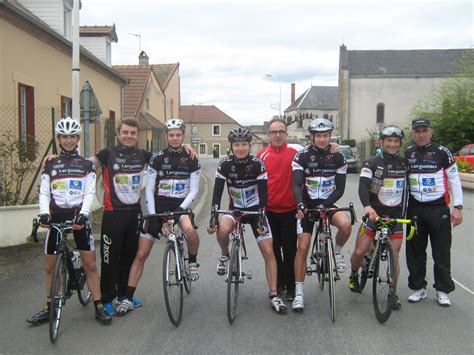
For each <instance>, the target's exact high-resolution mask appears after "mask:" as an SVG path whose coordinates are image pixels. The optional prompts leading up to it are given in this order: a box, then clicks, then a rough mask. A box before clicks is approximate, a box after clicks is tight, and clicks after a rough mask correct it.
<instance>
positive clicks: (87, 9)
mask: <svg viewBox="0 0 474 355" xmlns="http://www.w3.org/2000/svg"><path fill="white" fill-rule="evenodd" d="M473 2H474V1H471V0H449V1H424V0H408V1H405V0H398V1H393V2H391V1H390V2H389V1H381V0H374V1H353V2H352V1H338V0H307V1H302V0H285V1H279V0H270V1H263V0H249V1H247V0H241V1H230V0H221V1H213V0H133V1H123V2H122V1H117V0H82V10H81V15H80V16H81V18H80V21H81V25H112V24H113V23H115V25H116V28H117V34H118V43H114V44H113V45H112V63H113V64H114V65H115V64H138V54H139V41H138V39H137V37H134V36H132V35H130V34H129V33H135V34H140V35H141V49H142V50H144V51H146V53H147V54H148V56H149V57H150V63H153V64H158V63H175V62H179V63H180V76H181V104H182V105H191V104H196V105H198V104H205V105H216V106H217V107H219V108H220V109H221V110H223V111H224V112H225V113H227V114H228V115H229V116H231V117H232V118H234V119H236V120H237V121H239V122H240V123H242V124H262V123H263V121H264V120H269V119H270V118H271V117H272V116H273V115H274V114H278V105H279V101H280V84H281V106H282V111H283V110H284V109H285V108H286V107H287V106H288V105H289V103H290V84H291V83H296V97H298V96H300V95H301V94H302V93H303V92H304V91H305V90H306V89H307V88H309V87H310V86H311V85H334V86H336V85H337V75H338V74H337V72H338V64H339V63H338V60H339V46H340V45H341V44H342V43H344V44H345V45H346V46H347V48H348V49H349V50H354V49H360V50H365V49H444V48H469V47H473V45H474V25H473V17H474V8H473ZM266 74H271V75H272V76H273V78H275V79H272V78H269V77H266ZM272 107H273V108H272Z"/></svg>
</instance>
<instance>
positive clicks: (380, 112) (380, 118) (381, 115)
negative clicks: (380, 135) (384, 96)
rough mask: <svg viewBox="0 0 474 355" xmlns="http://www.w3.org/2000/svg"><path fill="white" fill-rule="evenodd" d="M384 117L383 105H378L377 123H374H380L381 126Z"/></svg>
mask: <svg viewBox="0 0 474 355" xmlns="http://www.w3.org/2000/svg"><path fill="white" fill-rule="evenodd" d="M384 116H385V105H384V104H383V103H378V104H377V121H376V123H382V124H383V122H384Z"/></svg>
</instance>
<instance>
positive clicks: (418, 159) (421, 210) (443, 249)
mask: <svg viewBox="0 0 474 355" xmlns="http://www.w3.org/2000/svg"><path fill="white" fill-rule="evenodd" d="M411 127H412V129H411V137H412V139H413V141H414V142H415V144H414V145H412V146H411V147H409V148H408V149H407V150H406V151H405V158H407V159H408V181H409V183H410V198H409V200H408V210H407V216H408V218H411V217H413V216H416V217H417V234H416V238H413V239H411V240H409V241H407V244H406V256H407V265H408V271H409V273H410V275H409V276H408V287H409V288H410V289H412V290H413V291H414V292H413V293H412V294H411V295H410V296H409V297H408V302H411V303H415V302H418V301H421V300H422V299H424V298H426V295H427V294H426V285H427V282H426V279H425V276H426V247H427V245H428V235H429V239H430V243H431V249H432V255H433V261H434V268H433V273H434V284H433V287H434V288H435V289H436V299H437V300H438V303H439V305H440V306H442V307H449V306H450V305H451V301H450V299H449V296H448V294H449V293H450V292H452V291H454V282H453V279H452V278H451V239H452V235H451V223H452V224H453V227H456V226H457V225H459V224H461V223H462V203H463V194H462V187H461V182H460V180H459V174H458V169H457V165H456V162H455V161H454V158H453V156H452V154H451V152H450V151H449V149H448V148H446V147H443V146H442V145H439V144H437V143H435V142H432V141H431V136H432V135H433V129H432V125H431V122H430V120H428V119H426V118H418V119H415V120H413V121H412V126H411ZM448 185H449V187H450V190H451V193H452V197H453V200H454V203H453V205H454V207H453V209H452V211H450V210H449V200H450V195H449V191H448Z"/></svg>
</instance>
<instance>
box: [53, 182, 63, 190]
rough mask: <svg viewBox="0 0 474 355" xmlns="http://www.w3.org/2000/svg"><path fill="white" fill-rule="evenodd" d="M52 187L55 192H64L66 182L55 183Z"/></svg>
mask: <svg viewBox="0 0 474 355" xmlns="http://www.w3.org/2000/svg"><path fill="white" fill-rule="evenodd" d="M51 187H52V188H53V190H64V189H65V188H66V182H64V181H57V182H53V183H52V184H51Z"/></svg>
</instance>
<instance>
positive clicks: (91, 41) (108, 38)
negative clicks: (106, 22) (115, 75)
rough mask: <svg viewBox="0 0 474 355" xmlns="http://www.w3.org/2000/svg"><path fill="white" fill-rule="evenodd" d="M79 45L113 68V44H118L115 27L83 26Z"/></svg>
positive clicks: (80, 30)
mask: <svg viewBox="0 0 474 355" xmlns="http://www.w3.org/2000/svg"><path fill="white" fill-rule="evenodd" d="M79 36H80V40H79V43H80V44H81V46H82V47H84V48H85V49H87V50H88V51H89V52H91V53H92V54H93V55H95V56H96V57H97V58H99V59H100V60H101V61H103V62H104V63H105V64H107V65H108V66H109V67H110V66H112V43H113V42H115V43H117V42H118V37H117V32H116V30H115V24H114V25H113V26H81V27H80V28H79Z"/></svg>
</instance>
